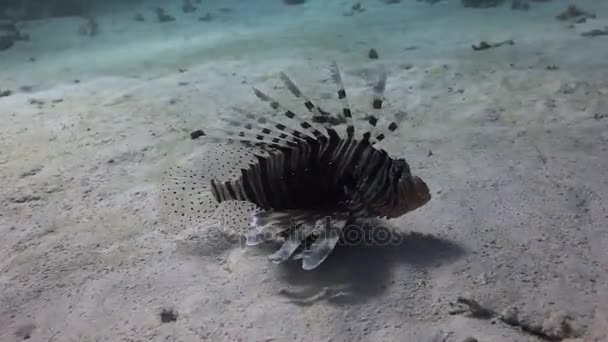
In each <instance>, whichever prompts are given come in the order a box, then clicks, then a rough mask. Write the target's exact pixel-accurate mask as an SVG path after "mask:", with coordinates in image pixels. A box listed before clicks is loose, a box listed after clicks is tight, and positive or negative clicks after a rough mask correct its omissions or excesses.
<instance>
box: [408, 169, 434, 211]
mask: <svg viewBox="0 0 608 342" xmlns="http://www.w3.org/2000/svg"><path fill="white" fill-rule="evenodd" d="M412 178H413V183H414V193H415V195H414V196H412V197H414V198H413V204H414V209H416V208H419V207H421V206H423V205H425V204H426V203H427V202H428V201H430V200H431V192H430V191H429V187H428V186H427V185H426V183H425V182H424V181H423V180H422V179H420V178H419V177H416V176H414V177H412ZM412 210H413V209H412Z"/></svg>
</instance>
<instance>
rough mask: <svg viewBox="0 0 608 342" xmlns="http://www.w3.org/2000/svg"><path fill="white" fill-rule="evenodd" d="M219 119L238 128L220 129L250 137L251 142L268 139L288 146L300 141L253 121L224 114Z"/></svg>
mask: <svg viewBox="0 0 608 342" xmlns="http://www.w3.org/2000/svg"><path fill="white" fill-rule="evenodd" d="M220 120H221V121H224V122H226V123H228V124H229V125H230V126H231V127H234V128H239V129H240V130H239V131H235V130H234V129H231V130H228V129H226V128H222V129H221V130H222V132H224V133H226V134H227V135H230V136H232V135H235V134H236V135H238V136H240V137H248V138H250V139H252V142H262V143H266V142H267V141H269V142H271V143H273V144H277V145H280V146H283V147H286V146H289V145H290V144H297V143H298V142H300V140H299V139H297V138H295V137H293V136H290V135H288V134H285V133H278V132H275V131H274V130H272V129H271V128H268V127H265V126H264V125H260V124H257V123H255V122H243V121H240V120H237V119H234V118H230V117H226V116H220ZM260 139H262V140H260Z"/></svg>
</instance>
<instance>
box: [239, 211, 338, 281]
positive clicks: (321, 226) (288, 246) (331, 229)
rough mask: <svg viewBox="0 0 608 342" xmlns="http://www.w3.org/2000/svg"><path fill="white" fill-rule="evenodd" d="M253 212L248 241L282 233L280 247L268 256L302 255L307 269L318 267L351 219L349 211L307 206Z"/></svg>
mask: <svg viewBox="0 0 608 342" xmlns="http://www.w3.org/2000/svg"><path fill="white" fill-rule="evenodd" d="M252 216H253V219H252V221H251V222H252V229H251V230H250V232H249V234H248V236H247V244H248V245H258V244H260V243H262V242H265V241H273V240H274V241H276V240H277V237H281V236H282V237H283V242H282V243H281V247H280V248H279V249H278V250H277V251H276V252H275V253H274V254H272V255H271V256H270V257H269V259H270V260H271V261H273V262H274V263H282V262H285V261H287V260H289V259H290V258H291V259H293V260H299V259H302V268H303V269H304V270H312V269H314V268H316V267H317V266H319V265H320V264H321V263H322V262H323V261H324V260H325V259H326V258H327V257H328V256H329V254H330V253H331V252H332V251H333V249H334V248H335V246H336V244H337V243H338V241H339V239H340V237H341V236H342V231H343V229H344V227H345V226H346V223H347V221H348V218H347V214H343V213H340V214H331V215H323V214H321V213H317V212H310V211H306V210H286V211H274V210H269V211H264V212H256V213H254V214H253V215H252Z"/></svg>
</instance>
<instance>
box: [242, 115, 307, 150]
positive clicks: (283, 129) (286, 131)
mask: <svg viewBox="0 0 608 342" xmlns="http://www.w3.org/2000/svg"><path fill="white" fill-rule="evenodd" d="M232 110H233V111H234V113H235V114H237V115H238V117H239V118H240V119H242V120H245V121H247V122H248V123H251V124H256V125H258V126H259V127H263V128H268V129H271V130H273V131H275V130H276V131H277V132H276V133H277V134H278V135H279V137H281V138H287V137H289V136H290V137H291V138H292V139H291V140H292V141H294V142H304V141H307V138H312V137H311V136H309V135H307V134H305V133H303V132H301V131H299V130H296V129H293V128H290V127H287V126H286V125H284V124H282V123H280V122H279V121H276V120H273V119H272V118H268V117H264V116H256V115H255V114H252V113H249V112H247V111H245V110H244V109H241V108H238V107H232ZM279 132H280V133H279Z"/></svg>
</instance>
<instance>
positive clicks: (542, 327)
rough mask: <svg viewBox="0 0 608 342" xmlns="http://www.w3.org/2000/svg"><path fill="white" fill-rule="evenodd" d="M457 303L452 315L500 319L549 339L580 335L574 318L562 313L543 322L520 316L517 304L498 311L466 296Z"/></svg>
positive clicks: (554, 314)
mask: <svg viewBox="0 0 608 342" xmlns="http://www.w3.org/2000/svg"><path fill="white" fill-rule="evenodd" d="M452 305H453V304H452ZM456 305H457V306H458V307H457V308H455V309H453V310H451V311H450V312H449V314H450V315H461V314H464V315H467V316H469V317H471V318H476V319H484V320H492V321H495V320H498V321H501V322H503V323H505V324H507V325H509V326H512V327H515V328H519V329H521V331H522V332H524V333H527V334H530V335H533V336H536V337H539V338H541V339H543V340H547V341H561V340H563V339H566V338H576V337H578V336H579V335H580V333H578V332H576V331H575V330H574V329H573V328H572V325H571V321H572V318H571V317H569V316H567V315H564V314H561V313H555V312H552V313H551V314H550V315H549V317H548V318H546V319H544V320H543V321H542V323H536V322H527V321H526V319H523V318H521V317H519V310H518V309H517V307H515V306H511V307H508V308H506V309H505V310H503V311H502V312H501V313H498V312H496V311H495V310H493V309H490V308H487V307H484V306H483V305H481V304H479V303H478V302H477V301H476V300H474V299H472V298H466V297H458V298H457V299H456Z"/></svg>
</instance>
